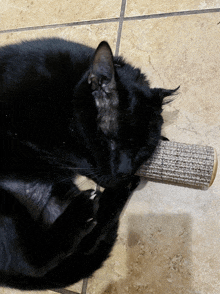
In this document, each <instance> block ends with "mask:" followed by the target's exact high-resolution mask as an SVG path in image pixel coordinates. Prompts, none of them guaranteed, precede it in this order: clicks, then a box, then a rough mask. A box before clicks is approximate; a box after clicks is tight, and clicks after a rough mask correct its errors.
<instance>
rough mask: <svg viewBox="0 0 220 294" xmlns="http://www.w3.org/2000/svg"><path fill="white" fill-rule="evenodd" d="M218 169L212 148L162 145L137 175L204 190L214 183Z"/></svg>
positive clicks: (175, 144) (163, 143)
mask: <svg viewBox="0 0 220 294" xmlns="http://www.w3.org/2000/svg"><path fill="white" fill-rule="evenodd" d="M217 165H218V161H217V154H216V151H215V149H214V148H212V147H209V146H200V145H189V144H183V143H176V142H170V141H161V142H160V144H159V146H158V147H157V148H156V150H155V153H154V154H153V156H152V158H151V159H149V160H148V161H147V162H146V163H144V164H143V165H142V166H141V167H140V169H139V170H138V172H137V173H136V174H137V175H139V176H142V177H146V178H147V179H148V180H151V181H158V182H163V183H168V184H173V185H180V186H185V187H190V188H197V189H202V190H205V189H208V188H209V187H210V186H211V185H212V183H213V181H214V179H215V175H216V172H217Z"/></svg>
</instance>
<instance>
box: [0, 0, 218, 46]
mask: <svg viewBox="0 0 220 294" xmlns="http://www.w3.org/2000/svg"><path fill="white" fill-rule="evenodd" d="M125 5H126V0H122V9H121V15H120V18H109V19H97V20H88V21H78V22H71V23H64V24H51V25H43V26H35V27H24V28H17V29H9V30H2V31H1V30H0V35H1V34H6V33H7V34H8V33H17V32H23V31H35V30H43V29H53V28H63V27H74V26H83V25H90V24H102V23H111V22H119V29H118V37H117V48H119V45H120V37H121V31H122V25H123V21H131V20H144V19H154V18H165V17H173V16H184V15H195V14H204V13H216V12H220V8H213V9H202V10H189V11H177V12H170V13H160V14H150V15H140V16H130V17H129V16H128V17H124V12H125ZM123 9H124V10H123ZM117 48H116V50H117Z"/></svg>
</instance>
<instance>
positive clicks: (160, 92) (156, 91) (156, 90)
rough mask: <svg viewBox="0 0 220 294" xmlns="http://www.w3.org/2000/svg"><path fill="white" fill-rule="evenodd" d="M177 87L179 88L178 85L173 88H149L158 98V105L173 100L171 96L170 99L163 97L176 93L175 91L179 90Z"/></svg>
mask: <svg viewBox="0 0 220 294" xmlns="http://www.w3.org/2000/svg"><path fill="white" fill-rule="evenodd" d="M179 88H180V86H179V87H177V88H176V89H174V90H166V89H161V88H154V89H151V91H152V94H153V95H154V96H156V97H157V98H159V103H160V105H164V104H167V103H170V102H171V101H172V100H173V99H171V98H170V99H165V98H166V97H169V96H172V95H174V94H175V93H176V91H177V90H179Z"/></svg>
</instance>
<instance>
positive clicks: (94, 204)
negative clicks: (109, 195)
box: [79, 190, 100, 226]
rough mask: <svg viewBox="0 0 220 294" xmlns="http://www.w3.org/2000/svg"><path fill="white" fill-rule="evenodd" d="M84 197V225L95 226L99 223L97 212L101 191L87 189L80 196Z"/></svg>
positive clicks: (82, 213) (82, 212)
mask: <svg viewBox="0 0 220 294" xmlns="http://www.w3.org/2000/svg"><path fill="white" fill-rule="evenodd" d="M79 197H81V199H82V198H83V205H82V210H81V215H82V221H83V223H84V225H86V226H88V225H92V226H95V225H96V224H97V221H96V218H97V212H98V209H99V198H100V192H99V191H94V190H86V191H83V192H82V193H81V195H80V196H79Z"/></svg>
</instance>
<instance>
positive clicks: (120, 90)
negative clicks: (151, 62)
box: [71, 42, 177, 187]
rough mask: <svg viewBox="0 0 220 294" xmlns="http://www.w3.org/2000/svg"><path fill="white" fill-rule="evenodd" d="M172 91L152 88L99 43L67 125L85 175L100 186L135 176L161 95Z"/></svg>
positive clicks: (151, 140) (150, 140) (151, 137)
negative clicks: (69, 123)
mask: <svg viewBox="0 0 220 294" xmlns="http://www.w3.org/2000/svg"><path fill="white" fill-rule="evenodd" d="M176 90H177V89H175V90H165V89H161V88H153V89H151V88H150V87H149V82H148V81H147V79H146V77H145V76H144V75H143V74H142V73H141V72H140V70H139V69H136V68H134V67H132V66H131V65H129V64H127V63H125V61H124V60H123V59H122V58H120V57H118V58H117V57H116V58H114V57H113V55H112V51H111V48H110V47H109V45H108V43H107V42H101V43H100V44H99V46H98V48H97V49H96V51H95V54H94V57H93V59H92V62H91V65H90V68H89V70H88V71H87V73H86V74H85V75H84V76H83V78H82V79H81V81H80V82H79V84H78V85H77V87H76V88H75V92H74V99H73V104H74V113H75V115H74V122H73V123H72V126H71V129H72V134H73V136H74V137H75V136H76V135H77V138H76V141H77V144H78V153H79V156H81V158H82V157H83V158H84V161H83V162H84V163H83V164H84V165H85V169H84V175H86V176H88V177H90V178H92V179H93V180H94V181H96V182H97V183H98V184H99V185H101V186H103V187H114V186H116V185H119V184H120V183H121V182H123V181H125V180H128V179H129V177H130V176H131V175H134V174H135V172H136V171H137V169H138V168H139V167H140V166H141V164H142V163H143V162H144V161H146V160H147V159H148V158H149V157H150V156H151V155H152V154H153V152H154V149H155V147H156V146H157V144H158V142H159V139H160V133H161V125H162V123H163V119H162V116H161V112H162V105H163V104H164V98H165V97H167V96H170V95H172V94H174V93H175V91H176ZM76 121H77V124H76V123H75V122H76ZM85 162H86V163H85ZM86 166H87V167H88V168H86Z"/></svg>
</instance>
